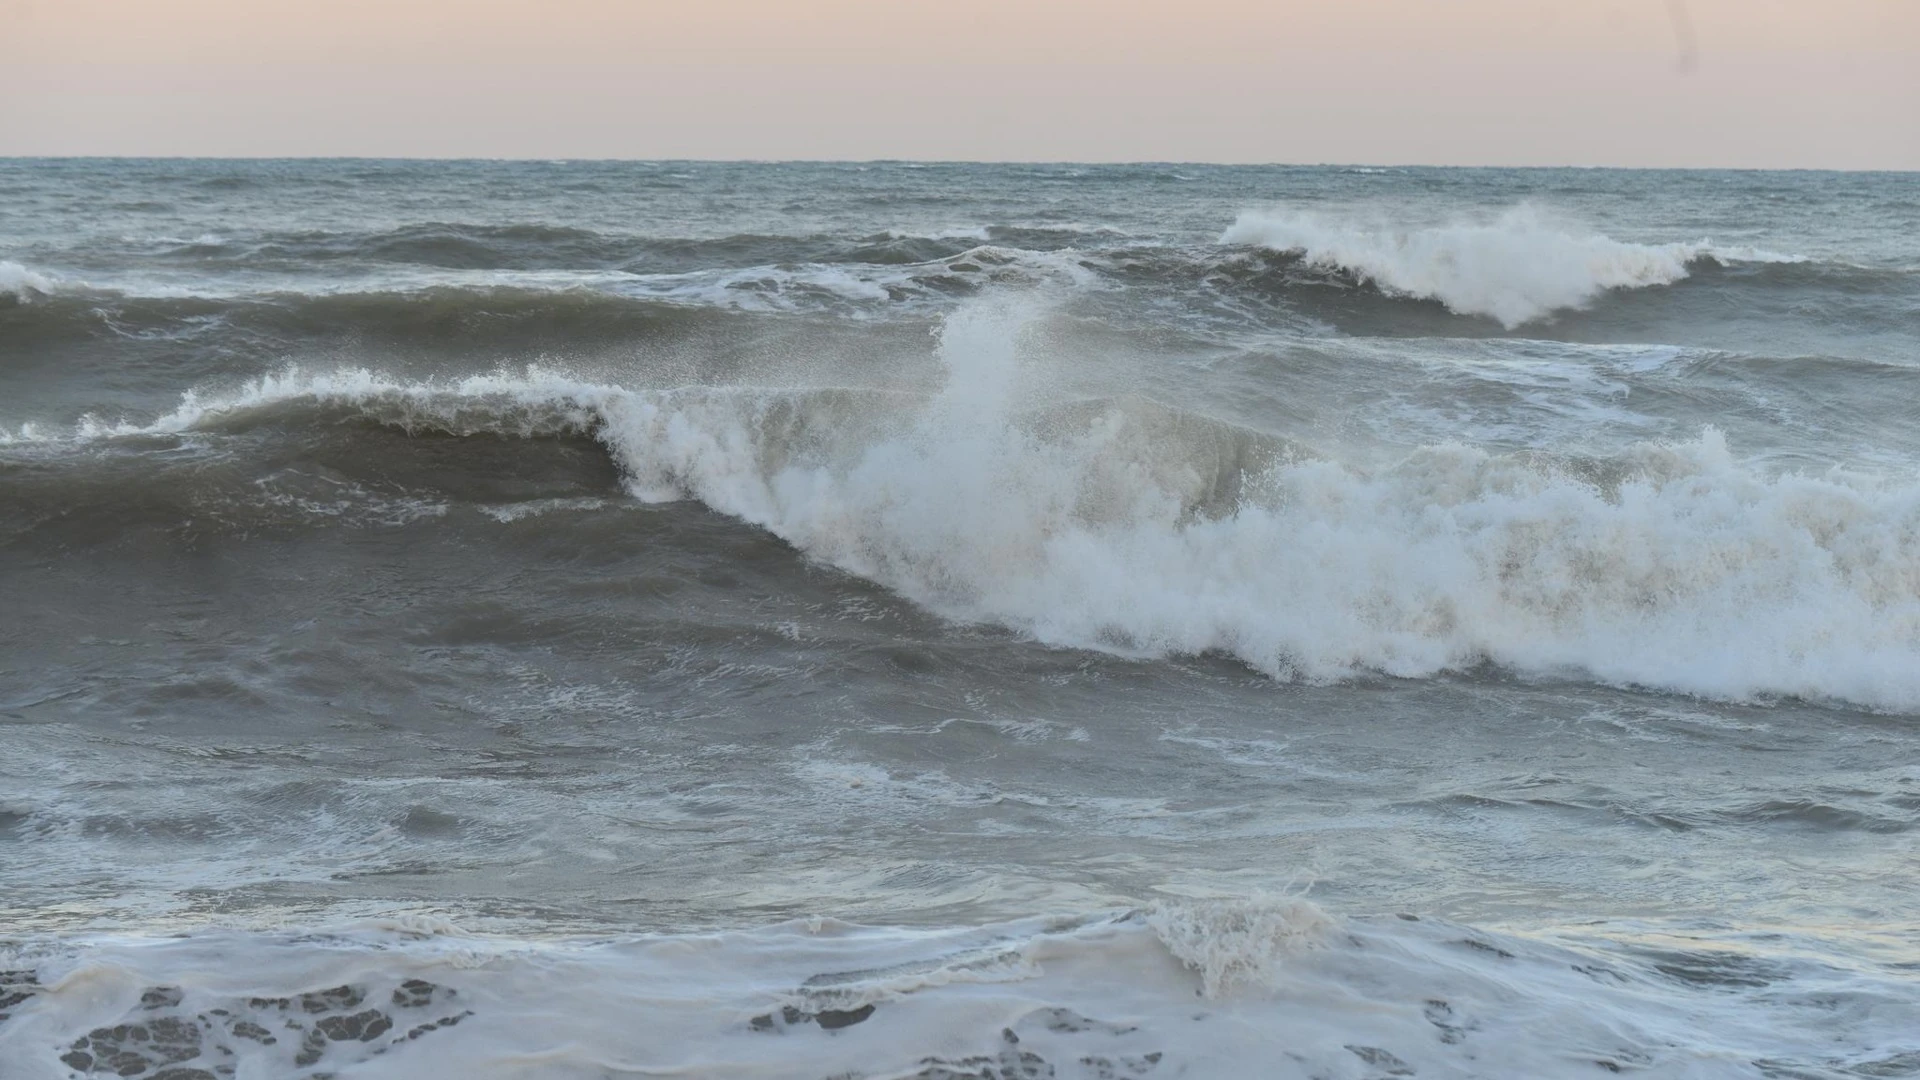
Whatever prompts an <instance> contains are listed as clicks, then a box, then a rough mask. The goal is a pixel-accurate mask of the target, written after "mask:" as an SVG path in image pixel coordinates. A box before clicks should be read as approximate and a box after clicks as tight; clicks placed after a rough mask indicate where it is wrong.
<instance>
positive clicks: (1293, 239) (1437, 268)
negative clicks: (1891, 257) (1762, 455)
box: [1220, 205, 1802, 329]
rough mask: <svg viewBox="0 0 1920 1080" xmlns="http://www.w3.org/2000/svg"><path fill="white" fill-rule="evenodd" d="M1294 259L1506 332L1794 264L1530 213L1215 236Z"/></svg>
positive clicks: (1246, 217)
mask: <svg viewBox="0 0 1920 1080" xmlns="http://www.w3.org/2000/svg"><path fill="white" fill-rule="evenodd" d="M1220 242H1221V243H1223V244H1246V245H1253V246H1258V247H1265V248H1271V249H1273V250H1275V251H1286V252H1294V253H1298V254H1299V255H1300V256H1301V257H1302V258H1304V259H1306V260H1307V261H1308V262H1309V263H1312V264H1315V265H1318V266H1323V267H1327V268H1330V269H1332V268H1337V269H1340V270H1344V271H1346V272H1348V273H1351V274H1353V275H1354V276H1356V277H1359V278H1361V279H1363V280H1366V281H1369V282H1372V283H1373V284H1374V285H1376V286H1378V287H1379V288H1380V289H1382V290H1384V291H1386V292H1388V293H1392V294H1396V295H1402V296H1411V297H1420V298H1424V299H1431V300H1438V301H1440V302H1441V303H1443V304H1445V305H1446V306H1447V308H1448V309H1449V310H1452V311H1454V312H1457V313H1459V314H1463V315H1485V316H1488V317H1489V318H1493V319H1497V320H1499V321H1500V323H1501V324H1502V325H1504V326H1506V327H1507V328H1508V329H1512V328H1514V327H1516V326H1519V325H1521V324H1523V323H1528V322H1532V321H1534V320H1537V319H1541V318H1545V317H1546V316H1547V315H1549V314H1551V313H1553V312H1555V311H1558V310H1562V309H1566V308H1578V307H1581V306H1583V305H1585V304H1587V303H1588V302H1590V301H1592V300H1593V299H1594V298H1595V297H1596V296H1598V295H1600V294H1601V293H1603V292H1605V291H1607V290H1609V289H1635V288H1646V287H1648V286H1654V285H1669V284H1672V283H1673V282H1676V281H1679V280H1680V279H1682V278H1684V277H1686V276H1687V273H1688V271H1687V264H1688V263H1689V262H1691V261H1693V260H1694V259H1698V258H1703V257H1704V258H1715V259H1718V260H1720V261H1723V262H1736V261H1767V262H1793V261H1802V260H1800V259H1799V258H1798V257H1797V256H1790V255H1778V254H1774V253H1771V252H1763V251H1758V250H1756V249H1751V248H1742V249H1719V248H1715V247H1714V246H1713V245H1712V244H1711V243H1710V242H1708V241H1706V240H1701V241H1698V242H1695V243H1673V244H1630V243H1624V242H1622V241H1619V240H1614V239H1611V238H1609V237H1606V236H1602V235H1600V234H1599V233H1596V232H1593V231H1591V230H1587V229H1583V228H1581V227H1579V226H1577V225H1574V224H1572V223H1570V222H1566V221H1561V220H1558V219H1556V218H1554V217H1553V216H1552V215H1551V214H1549V213H1547V212H1546V211H1544V210H1541V209H1539V208H1537V207H1534V206H1531V205H1522V206H1517V207H1514V208H1512V209H1509V210H1507V211H1506V212H1504V213H1502V214H1501V215H1500V216H1499V217H1497V218H1494V219H1493V220H1491V221H1478V222H1473V221H1463V222H1454V223H1451V224H1446V225H1434V226H1423V227H1415V228H1407V227H1395V226H1392V225H1387V224H1379V223H1363V222H1356V221H1353V220H1348V219H1341V218H1333V217H1326V216H1322V215H1318V214H1313V213H1304V212H1263V211H1248V212H1246V213H1242V214H1241V215H1240V216H1239V218H1238V219H1237V220H1236V221H1235V222H1234V223H1233V225H1232V226H1231V227H1230V228H1228V229H1227V231H1226V232H1225V233H1224V234H1223V235H1222V236H1221V238H1220Z"/></svg>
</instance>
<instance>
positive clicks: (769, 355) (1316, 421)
mask: <svg viewBox="0 0 1920 1080" xmlns="http://www.w3.org/2000/svg"><path fill="white" fill-rule="evenodd" d="M1917 402H1920V177H1916V176H1914V175H1905V174H1882V175H1868V174H1815V173H1791V174H1788V173H1780V174H1770V173H1635V172H1610V171H1540V170H1377V169H1338V168H1316V169H1278V168H1273V169H1268V168H1213V167H1205V166H1185V165H1182V166H1137V167H1066V166H1058V167H1033V166H981V165H956V166H914V165H867V166H855V165H806V166H801V165H770V164H769V165H716V164H701V163H660V164H637V163H629V164H593V163H562V162H556V163H543V164H533V163H391V162H352V161H339V162H253V163H235V162H197V161H169V162H132V161H121V162H83V161H9V162H0V611H3V612H4V614H3V615H0V1076H4V1077H6V1078H8V1080H12V1078H13V1077H28V1078H42V1077H44V1078H54V1077H61V1078H65V1077H71V1076H90V1075H120V1076H135V1077H145V1078H148V1080H162V1078H165V1080H205V1078H211V1077H226V1076H233V1077H239V1078H241V1080H249V1078H259V1077H283V1076H285V1077H319V1076H322V1075H327V1076H336V1077H340V1078H342V1080H347V1078H362V1077H366V1078H371V1077H436V1076H449V1075H470V1076H474V1077H536V1076H537V1077H602V1076H627V1075H667V1074H671V1075H685V1076H702V1077H706V1076H712V1077H735V1076H742V1077H744V1076H766V1077H789V1076H791V1077H803V1078H824V1077H829V1076H848V1075H858V1076H863V1077H869V1078H878V1077H921V1078H928V1080H931V1078H936V1077H980V1078H985V1077H994V1078H1009V1077H1035V1078H1037V1077H1045V1076H1054V1077H1061V1078H1066V1077H1140V1078H1154V1080H1158V1078H1161V1077H1242V1076H1300V1077H1308V1076H1312V1077H1381V1076H1411V1075H1418V1076H1428V1077H1449V1076H1455V1077H1466V1076H1484V1077H1547V1076H1554V1077H1558V1076H1583V1075H1594V1076H1598V1075H1602V1074H1607V1073H1618V1072H1631V1073H1638V1074H1642V1075H1647V1076H1661V1077H1668V1076H1671V1077H1794V1078H1801V1077H1822V1078H1842V1077H1859V1076H1875V1077H1886V1076H1907V1075H1920V982H1917V981H1916V980H1920V899H1916V897H1920V863H1916V861H1915V860H1916V855H1917V854H1920V851H1917V850H1916V846H1915V840H1914V837H1915V835H1916V826H1920V731H1917V730H1916V726H1915V720H1916V716H1920V405H1917V404H1916V403H1917Z"/></svg>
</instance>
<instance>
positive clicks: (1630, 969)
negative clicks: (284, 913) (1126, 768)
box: [0, 900, 1914, 1080]
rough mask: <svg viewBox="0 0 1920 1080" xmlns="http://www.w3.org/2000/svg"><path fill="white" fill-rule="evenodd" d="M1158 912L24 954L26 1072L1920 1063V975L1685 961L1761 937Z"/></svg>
mask: <svg viewBox="0 0 1920 1080" xmlns="http://www.w3.org/2000/svg"><path fill="white" fill-rule="evenodd" d="M1157 910H1158V911H1159V914H1150V915H1147V916H1145V917H1142V916H1141V915H1140V914H1138V913H1126V912H1111V911H1109V912H1093V913H1084V914H1080V915H1074V916H1067V917H1062V918H1053V919H1030V920H1023V921H1020V922H1012V923H998V924H992V925H987V926H980V927H971V928H957V929H949V930H888V929H880V928H866V927H859V926H852V925H848V924H845V923H839V922H834V921H831V920H825V919H820V920H809V921H805V922H795V923H788V924H784V925H780V926H773V927H768V928H765V929H761V930H754V931H733V932H716V933H707V934H701V935H698V936H673V935H660V936H635V937H625V938H616V939H607V940H590V941H552V940H548V941H516V940H513V939H496V938H488V937H481V936H467V935H449V934H448V933H446V932H445V929H446V928H445V927H444V926H431V925H414V926H407V927H392V926H389V927H385V928H376V927H372V926H366V927H347V928H334V929H333V930H332V931H331V932H328V933H321V934H314V933H298V932H293V931H288V932H276V933H270V934H269V933H255V934H247V933H240V932H232V931H224V932H222V931H215V932H204V933H200V934H193V935H182V936H179V937H175V938H172V939H169V940H153V941H140V940H136V939H126V938H121V939H95V940H92V941H87V942H84V943H77V944H79V946H80V947H78V948H76V947H73V946H71V945H69V946H65V947H49V946H48V945H47V944H44V943H38V944H29V945H24V946H23V945H7V946H4V947H0V961H4V962H5V965H6V966H5V968H4V969H0V1002H3V1003H4V1004H3V1005H0V1057H3V1058H4V1059H5V1060H6V1061H7V1062H8V1064H9V1065H10V1066H12V1067H13V1068H14V1069H15V1070H16V1071H17V1072H18V1075H21V1076H24V1077H35V1078H38V1077H45V1078H47V1080H52V1078H54V1077H65V1076H69V1075H72V1073H73V1072H74V1071H75V1070H79V1071H83V1072H86V1071H90V1070H91V1071H92V1072H93V1074H96V1075H97V1074H98V1071H99V1069H100V1067H101V1066H106V1067H108V1068H110V1069H112V1070H115V1071H118V1072H120V1073H121V1074H122V1075H142V1076H156V1077H157V1076H161V1075H167V1076H172V1075H179V1076H202V1075H208V1076H210V1075H214V1074H215V1073H219V1074H221V1075H227V1074H229V1073H230V1071H231V1070H236V1069H237V1072H235V1073H232V1074H233V1075H238V1076H243V1077H244V1076H269V1075H271V1076H282V1075H301V1076H305V1075H310V1074H311V1075H321V1074H325V1075H337V1076H340V1077H341V1078H342V1080H349V1078H363V1080H373V1078H376V1077H378V1078H388V1080H402V1078H406V1080H411V1078H415V1077H428V1076H434V1077H438V1076H454V1075H458V1076H467V1077H474V1078H500V1080H508V1078H520V1077H528V1076H534V1075H538V1076H541V1077H556V1078H572V1077H604V1076H608V1075H611V1074H619V1075H648V1076H664V1075H677V1076H678V1075H688V1076H693V1075H697V1076H703V1077H715V1078H720V1077H743V1078H744V1077H767V1076H852V1075H860V1076H893V1077H919V1078H934V1077H988V1076H993V1077H1033V1078H1037V1077H1059V1078H1061V1080H1097V1078H1105V1080H1113V1078H1121V1077H1124V1078H1134V1080H1148V1078H1152V1077H1160V1076H1186V1077H1204V1078H1216V1077H1217V1078H1220V1080H1228V1078H1239V1077H1245V1076H1249V1075H1259V1076H1274V1077H1289V1078H1306V1077H1326V1076H1337V1077H1362V1076H1415V1075H1418V1076H1423V1077H1468V1076H1499V1077H1541V1076H1568V1075H1585V1074H1589V1073H1591V1074H1596V1075H1597V1074H1599V1073H1601V1072H1611V1073H1619V1072H1623V1071H1635V1072H1645V1073H1646V1074H1648V1075H1657V1076H1672V1077H1695V1078H1701V1080H1705V1078H1720V1077H1725V1078H1729V1080H1731V1078H1735V1077H1749V1076H1753V1075H1756V1070H1758V1071H1760V1072H1786V1073H1790V1074H1792V1075H1815V1074H1819V1075H1827V1074H1829V1073H1832V1074H1835V1075H1837V1074H1839V1073H1840V1072H1845V1073H1847V1074H1849V1075H1853V1074H1860V1075H1893V1074H1896V1073H1897V1072H1898V1070H1899V1067H1900V1063H1901V1062H1902V1061H1903V1060H1905V1057H1904V1056H1903V1051H1904V1050H1905V1048H1906V1047H1907V1046H1909V1045H1910V1038H1909V1036H1910V1033H1911V1028H1912V1017H1913V1010H1914V998H1913V994H1912V988H1911V983H1910V980H1900V979H1898V978H1897V977H1894V976H1893V975H1891V974H1882V973H1878V972H1869V971H1848V970H1842V969H1838V968H1834V967H1829V966H1826V965H1822V964H1818V963H1812V962H1808V961H1805V960H1799V959H1793V960H1791V961H1783V960H1782V959H1780V958H1779V953H1778V945H1777V944H1776V945H1775V954H1774V956H1771V957H1769V958H1768V959H1767V960H1766V961H1764V962H1763V963H1762V964H1761V966H1762V969H1763V970H1765V971H1767V972H1768V973H1769V974H1768V979H1767V980H1766V981H1767V982H1770V983H1773V985H1762V986H1760V987H1759V988H1757V989H1756V988H1755V986H1754V984H1753V983H1752V981H1751V980H1750V979H1749V980H1746V981H1738V980H1735V981H1729V982H1727V983H1725V984H1720V985H1713V986H1712V987H1711V988H1710V989H1704V990H1703V988H1701V987H1698V986H1694V985H1690V984H1689V983H1688V982H1686V981H1685V980H1684V979H1679V978H1675V977H1673V976H1672V975H1669V974H1668V972H1669V971H1671V970H1673V969H1674V968H1676V967H1680V966H1682V965H1685V964H1688V963H1692V964H1696V965H1699V964H1705V965H1710V966H1711V965H1721V966H1724V965H1727V964H1728V963H1729V962H1730V961H1732V962H1739V961H1747V962H1748V963H1749V964H1750V965H1751V964H1752V963H1753V961H1752V956H1753V954H1752V953H1751V951H1749V950H1746V949H1742V948H1740V947H1739V945H1738V943H1713V944H1712V945H1710V946H1709V948H1711V950H1712V951H1702V952H1700V953H1695V954H1682V955H1680V956H1675V955H1673V954H1665V955H1664V956H1663V957H1662V958H1660V959H1663V960H1664V962H1665V967H1664V969H1663V968H1662V967H1656V966H1654V964H1650V963H1646V962H1644V961H1642V960H1641V959H1640V958H1639V957H1636V956H1634V955H1632V954H1631V953H1630V952H1628V951H1623V950H1620V949H1618V948H1609V949H1606V950H1605V951H1601V952H1599V953H1597V954H1596V953H1595V952H1590V951H1584V950H1582V951H1575V950H1573V949H1569V948H1565V947H1561V946H1557V945H1555V944H1552V943H1549V942H1545V941H1539V940H1532V939H1527V938H1521V937H1515V936H1503V935H1495V934H1489V933H1485V932H1482V931H1477V930H1472V929H1469V928H1467V927H1463V926H1459V925H1455V924H1450V923H1446V922H1443V921H1438V920H1433V919H1411V918H1409V919H1392V918H1387V919H1340V920H1335V919H1333V918H1331V917H1328V916H1326V915H1324V914H1321V913H1320V912H1318V911H1316V910H1314V909H1312V908H1310V907H1308V906H1307V905H1305V904H1302V903H1300V902H1297V901H1296V902H1293V903H1291V904H1288V905H1285V906H1284V907H1283V908H1278V909H1268V908H1265V907H1262V906H1261V905H1260V904H1259V903H1258V902H1255V901H1248V900H1242V901H1231V902H1222V903H1220V904H1212V905H1205V904H1203V905H1198V906H1194V905H1188V904H1167V905H1162V906H1161V907H1160V908H1159V909H1157ZM1303 923H1304V924H1306V925H1303ZM1275 935H1278V937H1279V938H1283V939H1288V940H1290V941H1292V944H1290V945H1289V946H1288V947H1287V948H1286V950H1285V951H1286V961H1285V963H1283V964H1271V963H1268V962H1267V958H1269V957H1270V956H1271V954H1272V952H1273V949H1272V947H1271V941H1272V940H1274V939H1275ZM1770 936H1771V937H1773V938H1775V939H1779V938H1781V937H1782V936H1783V935H1779V934H1774V935H1770ZM1249 949H1250V950H1251V955H1250V956H1247V957H1246V959H1248V960H1249V961H1250V963H1249V964H1242V965H1240V966H1239V968H1237V969H1236V970H1242V971H1243V973H1244V975H1245V977H1244V978H1241V979H1239V980H1237V981H1234V982H1233V983H1232V985H1230V986H1219V987H1215V988H1214V990H1213V992H1212V993H1209V992H1208V990H1207V987H1206V986H1205V985H1204V984H1203V976H1204V972H1205V971H1206V970H1212V969H1213V968H1215V967H1217V966H1219V964H1220V963H1228V964H1229V966H1231V962H1230V960H1228V958H1234V957H1241V956H1242V955H1243V953H1245V952H1246V951H1247V950H1249ZM1196 957H1200V958H1204V959H1203V960H1202V962H1201V963H1200V964H1196V963H1195V959H1194V958H1196ZM1196 968H1198V969H1199V970H1195V969H1196ZM1735 970H1738V969H1737V968H1736V969H1735ZM1781 983H1785V985H1781ZM1810 995H1811V997H1812V998H1817V999H1818V1001H1820V1002H1826V1003H1828V1004H1827V1006H1826V1007H1818V1006H1816V1005H1811V1004H1809V1001H1810ZM1834 1000H1840V1001H1852V1002H1854V1003H1855V1005H1856V1007H1848V1008H1838V1009H1836V1008H1834V1007H1832V1006H1831V1002H1832V1001H1834ZM1816 1048H1817V1049H1816ZM1841 1066H1852V1067H1851V1068H1841ZM9 1075H10V1076H11V1075H14V1073H12V1072H10V1073H9Z"/></svg>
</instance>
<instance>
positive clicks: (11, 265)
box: [0, 259, 54, 302]
mask: <svg viewBox="0 0 1920 1080" xmlns="http://www.w3.org/2000/svg"><path fill="white" fill-rule="evenodd" d="M53 290H54V284H53V279H52V278H49V277H47V276H46V275H45V274H40V273H35V272H34V271H32V270H29V269H27V268H26V267H24V266H22V265H20V264H19V263H17V262H10V261H7V260H5V259H0V297H4V298H6V299H9V300H12V301H15V302H19V301H23V300H30V299H32V298H33V297H35V296H45V295H46V294H48V293H50V292H52V291H53Z"/></svg>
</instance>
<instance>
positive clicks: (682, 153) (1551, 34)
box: [0, 0, 1920, 169]
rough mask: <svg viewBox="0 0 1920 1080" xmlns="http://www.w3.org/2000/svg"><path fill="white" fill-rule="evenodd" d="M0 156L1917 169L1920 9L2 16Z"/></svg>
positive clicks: (1910, 5)
mask: <svg viewBox="0 0 1920 1080" xmlns="http://www.w3.org/2000/svg"><path fill="white" fill-rule="evenodd" d="M0 65H4V67H5V68H6V69H7V71H8V72H9V74H10V76H11V77H10V78H9V79H8V82H9V84H10V88H9V91H8V95H9V100H8V104H7V107H6V108H4V109H0V154H5V155H40V154H47V155H57V154H141V155H147V154H153V155H249V156H257V155H264V156H280V155H371V156H409V157H441V156H478V157H613V158H854V159H867V158H935V159H989V160H1011V159H1023V160H1081V161H1103V160H1209V161H1259V162H1266V161H1274V162H1351V163H1430V164H1542V165H1550V164H1569V165H1658V166H1667V165H1687V166H1782V167H1833V168H1898V169H1920V0H1820V2H1817V3H1816V2H1814V0H1340V2H1332V0H1328V2H1321V3H1304V2H1297V0H1267V2H1258V0H1179V2H1171V0H1108V2H1105V3H1098V4H1096V3H1087V2H1075V3H1068V2H1064V0H964V2H949V3H933V2H927V0H701V2H698V3H677V2H671V3H670V2H666V0H539V2H534V0H328V2H326V3H319V2H298V3H296V2H291V0H0Z"/></svg>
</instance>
